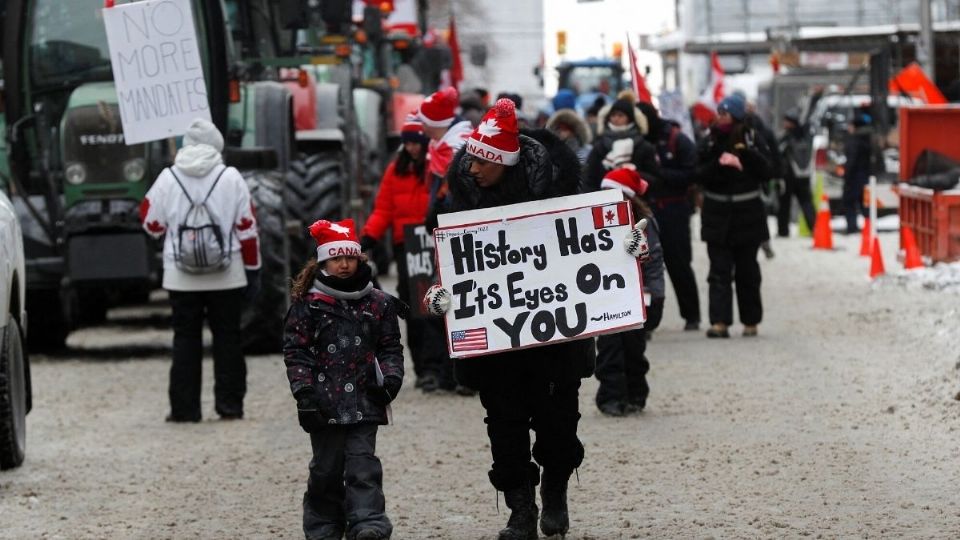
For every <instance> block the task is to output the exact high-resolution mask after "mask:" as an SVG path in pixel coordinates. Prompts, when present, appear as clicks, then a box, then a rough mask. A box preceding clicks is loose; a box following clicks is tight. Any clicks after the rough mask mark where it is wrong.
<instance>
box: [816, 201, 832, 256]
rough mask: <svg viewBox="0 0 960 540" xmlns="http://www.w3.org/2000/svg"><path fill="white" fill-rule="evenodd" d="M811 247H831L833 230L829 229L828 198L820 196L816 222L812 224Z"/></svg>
mask: <svg viewBox="0 0 960 540" xmlns="http://www.w3.org/2000/svg"><path fill="white" fill-rule="evenodd" d="M813 249H833V231H832V230H831V229H830V199H828V198H827V195H826V194H824V195H823V196H822V197H821V198H820V210H819V211H818V212H817V222H816V224H815V225H814V226H813Z"/></svg>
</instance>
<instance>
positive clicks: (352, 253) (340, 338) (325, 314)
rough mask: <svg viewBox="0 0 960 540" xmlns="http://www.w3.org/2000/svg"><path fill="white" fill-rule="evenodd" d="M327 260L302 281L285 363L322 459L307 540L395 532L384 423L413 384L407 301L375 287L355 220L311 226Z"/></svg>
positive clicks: (370, 538) (316, 458) (287, 322)
mask: <svg viewBox="0 0 960 540" xmlns="http://www.w3.org/2000/svg"><path fill="white" fill-rule="evenodd" d="M309 231H310V235H311V236H312V237H313V238H314V240H316V242H317V257H316V259H311V260H310V261H309V262H308V263H307V264H306V266H304V267H303V269H302V270H301V271H300V273H299V274H298V275H297V277H296V278H295V279H294V282H293V287H292V288H291V304H290V309H289V310H288V311H287V316H286V318H285V319H284V323H283V325H284V330H283V362H284V364H285V365H286V372H287V379H288V380H289V382H290V391H291V392H292V393H293V397H294V399H296V402H297V418H298V420H299V422H300V426H301V427H302V428H303V430H304V431H306V432H307V433H309V434H310V445H311V447H312V448H313V459H311V460H310V466H309V469H310V477H309V480H308V481H307V490H306V492H305V493H304V494H303V532H304V534H305V535H306V537H307V538H340V537H342V536H343V535H344V534H346V537H347V538H356V539H358V540H360V539H365V540H376V539H386V538H390V535H391V533H392V532H393V526H392V525H391V523H390V519H389V518H387V514H386V504H385V500H384V496H383V468H382V466H381V464H380V460H379V459H378V458H377V456H376V454H375V450H376V445H377V430H378V428H379V426H381V425H385V424H387V423H389V420H390V403H391V402H392V401H393V400H394V399H396V397H397V394H398V393H399V392H400V388H401V386H402V385H403V345H401V344H400V326H399V323H398V320H397V318H398V316H404V315H405V313H404V308H405V305H403V304H402V303H401V302H399V301H398V300H397V299H395V298H393V297H391V296H389V295H387V294H386V293H384V292H382V291H380V290H378V289H375V288H374V286H373V281H372V280H373V271H372V270H371V268H370V266H369V265H368V264H367V263H366V258H365V257H364V256H363V255H362V254H361V251H360V243H359V242H358V241H357V235H356V230H355V228H354V223H353V220H352V219H345V220H343V221H338V222H331V221H326V220H321V221H317V222H315V223H314V224H313V225H311V226H310V227H309Z"/></svg>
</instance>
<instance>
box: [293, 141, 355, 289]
mask: <svg viewBox="0 0 960 540" xmlns="http://www.w3.org/2000/svg"><path fill="white" fill-rule="evenodd" d="M343 159H344V156H343V154H342V153H341V152H337V151H327V152H320V153H317V154H310V155H305V154H301V155H300V156H299V158H298V159H297V160H295V161H293V162H291V163H290V171H289V172H288V173H287V189H286V192H285V193H284V198H285V199H286V205H287V216H288V217H289V218H290V219H292V220H296V221H298V222H299V231H298V234H294V235H292V237H291V239H290V257H291V258H290V270H291V271H292V272H294V273H296V272H297V271H298V270H300V268H301V267H302V266H303V265H304V263H306V261H307V260H309V259H310V257H312V256H313V255H314V253H315V246H316V244H315V243H314V242H313V239H312V238H311V237H310V233H309V232H308V231H307V227H309V226H310V224H311V223H313V222H314V221H317V220H318V219H327V220H330V221H339V220H341V219H343V204H342V203H343V185H344V181H345V178H344V177H345V175H346V172H345V169H344V164H343Z"/></svg>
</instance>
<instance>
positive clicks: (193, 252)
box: [169, 167, 230, 274]
mask: <svg viewBox="0 0 960 540" xmlns="http://www.w3.org/2000/svg"><path fill="white" fill-rule="evenodd" d="M169 170H170V174H172V175H173V178H174V179H175V180H176V181H177V185H179V186H180V189H181V190H182V191H183V194H184V196H186V197H187V200H188V201H190V209H189V210H187V214H186V215H185V216H184V217H183V221H182V222H181V223H180V228H179V230H178V231H177V237H176V238H174V240H173V258H174V262H175V263H176V265H177V268H178V269H180V270H182V271H184V272H186V273H188V274H211V273H214V272H221V271H223V270H224V269H226V268H227V266H229V264H230V245H229V244H227V243H224V238H223V231H222V230H221V229H220V224H219V223H217V220H216V218H214V216H213V214H212V213H211V212H210V209H209V208H207V200H208V199H209V198H210V194H211V193H213V189H214V188H215V187H217V183H218V182H220V177H221V176H223V173H224V171H226V170H227V168H226V167H224V168H223V169H221V170H220V174H218V175H217V178H216V179H215V180H214V181H213V185H212V186H210V191H208V192H207V195H206V197H204V198H203V200H202V201H200V202H199V203H197V202H194V201H193V199H191V198H190V194H189V193H187V189H186V188H185V187H183V183H181V182H180V178H178V177H177V175H176V173H174V172H173V169H169Z"/></svg>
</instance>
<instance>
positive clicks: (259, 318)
mask: <svg viewBox="0 0 960 540" xmlns="http://www.w3.org/2000/svg"><path fill="white" fill-rule="evenodd" d="M242 174H243V177H244V178H245V179H246V181H247V187H249V188H250V196H251V198H252V200H253V206H254V208H255V209H256V212H257V229H258V231H259V233H260V260H261V262H262V265H263V266H262V267H261V270H260V283H261V289H260V294H258V295H257V297H256V298H255V299H254V300H253V302H252V303H251V304H250V305H248V306H247V307H246V309H245V310H244V312H243V316H242V318H241V331H242V335H243V348H244V351H246V352H248V353H268V352H278V351H279V350H280V338H281V335H282V334H283V318H284V316H285V315H286V313H287V307H288V306H289V301H290V295H289V293H288V286H289V275H290V267H289V260H290V243H289V241H288V238H287V234H286V214H285V212H284V204H283V191H284V190H283V176H282V175H281V174H280V173H277V172H268V171H246V172H242Z"/></svg>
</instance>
